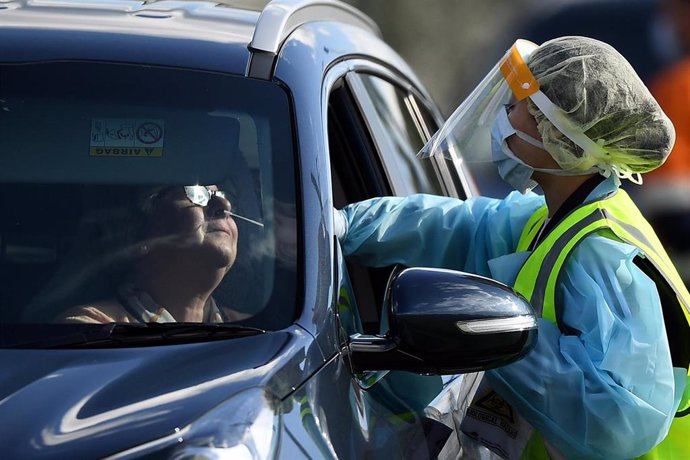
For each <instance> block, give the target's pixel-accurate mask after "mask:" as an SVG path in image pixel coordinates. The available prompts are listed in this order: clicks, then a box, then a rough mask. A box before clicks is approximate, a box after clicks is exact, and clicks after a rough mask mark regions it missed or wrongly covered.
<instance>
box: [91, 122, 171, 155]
mask: <svg viewBox="0 0 690 460" xmlns="http://www.w3.org/2000/svg"><path fill="white" fill-rule="evenodd" d="M164 134H165V133H164V124H163V120H151V119H140V118H94V119H93V120H92V121H91V144H90V149H89V155H91V156H98V157H101V156H102V157H162V156H163V141H164Z"/></svg>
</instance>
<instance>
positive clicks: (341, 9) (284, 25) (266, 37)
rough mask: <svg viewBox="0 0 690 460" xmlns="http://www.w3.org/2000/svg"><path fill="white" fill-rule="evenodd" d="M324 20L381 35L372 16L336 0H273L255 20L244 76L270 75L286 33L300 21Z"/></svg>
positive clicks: (295, 27) (264, 77)
mask: <svg viewBox="0 0 690 460" xmlns="http://www.w3.org/2000/svg"><path fill="white" fill-rule="evenodd" d="M326 20H335V21H339V22H344V23H347V24H351V25H355V26H358V27H362V28H364V29H367V30H370V31H372V32H374V33H375V34H376V35H378V36H380V35H381V31H380V29H379V28H378V26H377V25H376V23H375V22H374V21H372V20H371V18H369V17H368V16H367V15H365V14H364V13H362V12H361V11H359V10H358V9H356V8H354V7H353V6H350V5H348V4H347V3H343V2H341V1H338V0H273V1H272V2H271V3H269V4H268V5H267V6H266V8H264V10H263V11H262V12H261V16H259V20H258V22H257V23H256V28H255V29H254V36H253V37H252V41H251V43H250V44H249V51H250V57H249V64H248V66H247V76H248V77H253V78H261V79H264V80H268V79H270V78H271V76H272V75H273V68H274V66H275V61H276V56H277V55H278V51H279V50H280V47H281V46H282V45H283V43H284V42H285V40H286V39H287V37H288V36H289V35H290V34H291V33H292V32H293V31H294V30H295V29H297V28H298V27H300V26H301V25H302V24H305V23H307V22H315V21H326Z"/></svg>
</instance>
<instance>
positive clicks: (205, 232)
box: [147, 186, 238, 268]
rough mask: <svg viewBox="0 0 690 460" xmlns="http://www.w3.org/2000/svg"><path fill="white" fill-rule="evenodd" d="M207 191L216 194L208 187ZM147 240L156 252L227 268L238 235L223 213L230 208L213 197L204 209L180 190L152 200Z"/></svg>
mask: <svg viewBox="0 0 690 460" xmlns="http://www.w3.org/2000/svg"><path fill="white" fill-rule="evenodd" d="M208 188H209V190H213V191H215V190H218V188H217V187H216V186H209V187H208ZM152 204H153V205H152V210H151V214H150V217H149V226H148V229H147V237H148V238H149V239H151V240H153V241H155V242H156V243H157V244H155V245H153V247H155V248H157V249H158V250H160V251H165V250H168V251H176V252H178V253H179V252H180V251H183V252H184V253H185V254H186V256H188V257H194V258H196V259H199V258H204V259H208V261H209V263H212V264H214V265H219V266H226V267H228V268H229V267H230V266H232V264H233V263H234V262H235V258H236V256H237V238H238V231H237V226H236V225H235V221H234V220H233V219H232V218H231V217H230V215H229V214H228V213H226V212H225V211H230V210H231V208H232V205H231V203H230V201H228V199H227V198H222V197H220V196H219V195H214V196H212V197H211V199H210V200H209V202H208V204H207V205H206V206H200V205H196V204H194V203H192V202H191V201H190V200H189V198H187V195H186V193H185V190H184V187H182V186H178V187H170V188H167V189H165V190H163V191H162V192H160V193H159V194H158V195H157V196H156V197H155V198H154V200H153V203H152Z"/></svg>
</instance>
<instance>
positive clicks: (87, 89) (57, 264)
mask: <svg viewBox="0 0 690 460" xmlns="http://www.w3.org/2000/svg"><path fill="white" fill-rule="evenodd" d="M290 113H291V112H290V107H289V102H288V97H287V95H286V94H285V92H284V91H283V90H282V89H281V88H279V87H278V86H276V85H274V84H272V83H269V82H262V81H251V80H247V79H241V78H235V77H232V76H227V75H220V74H215V73H207V72H199V71H189V70H179V69H168V68H155V67H150V66H137V65H124V64H112V63H94V62H88V63H87V62H65V63H27V64H18V65H4V66H0V193H2V194H3V199H2V200H0V323H1V324H3V325H8V324H13V325H15V327H16V328H21V327H22V325H23V324H36V323H41V324H55V327H56V328H59V326H60V324H61V323H63V322H64V321H63V320H64V319H65V318H68V317H71V316H70V315H71V313H69V312H70V311H72V312H74V311H73V309H74V308H75V307H76V308H80V307H84V308H87V309H88V308H91V307H93V308H94V309H95V310H99V311H100V312H101V313H104V317H105V318H106V320H104V321H97V320H96V317H100V316H98V314H87V315H86V318H87V319H88V320H90V321H91V320H93V321H94V322H107V318H111V319H113V320H114V321H116V322H121V321H124V322H127V321H129V322H141V321H152V322H156V321H163V320H164V319H165V318H166V316H165V315H164V314H162V313H161V312H160V311H159V310H160V309H161V308H163V309H164V310H165V309H166V307H169V308H170V309H172V305H173V304H175V303H176V300H177V299H180V298H181V297H183V296H185V295H188V293H187V294H185V293H184V291H185V290H187V291H189V290H193V289H199V290H200V292H203V291H204V290H205V289H206V290H208V289H209V288H210V291H209V292H211V295H210V296H209V300H208V301H207V302H206V304H205V305H204V314H203V318H202V319H201V320H200V321H202V322H234V323H238V324H243V325H247V326H253V327H257V328H261V329H277V328H282V327H285V326H286V325H287V324H289V323H290V322H291V321H292V319H293V318H294V317H295V308H296V293H295V286H296V282H295V277H296V270H297V267H296V263H297V262H296V258H297V255H296V253H295V249H294V248H295V247H297V244H296V225H297V221H296V209H295V171H294V153H293V145H292V141H291V139H292V133H291V129H292V128H291V119H290ZM192 186H200V187H197V188H191V187H192ZM185 187H187V188H185ZM190 193H191V194H192V197H191V198H190V196H189V194H190ZM195 193H196V194H197V195H198V194H202V195H204V194H207V197H206V198H208V200H209V203H207V204H206V206H203V205H200V204H198V203H197V204H195V203H194V202H193V199H194V200H197V201H198V200H199V197H197V196H196V195H194V194H195ZM201 200H202V202H203V197H202V198H201ZM173 204H174V205H175V206H177V208H179V209H177V208H176V212H178V214H179V215H172V214H170V213H168V211H170V209H172V207H174V206H173ZM185 212H187V214H190V213H192V214H194V217H195V218H196V219H197V220H196V221H194V219H191V218H190V217H189V215H187V214H184V213H185ZM214 213H215V214H214ZM200 216H201V217H200ZM214 216H215V217H214ZM216 217H217V218H216ZM199 218H201V220H199ZM230 221H232V223H228V222H230ZM233 227H234V229H233ZM202 236H203V237H204V238H205V239H204V238H202ZM213 238H215V240H213ZM214 241H215V243H213V242H214ZM212 243H213V244H215V245H216V246H217V247H216V246H214V245H213V244H212ZM233 246H234V252H235V254H234V257H233V255H232V254H231V253H232V252H233ZM166 250H167V252H166ZM214 251H215V252H214ZM224 251H225V252H224ZM154 258H156V259H157V260H153V259H154ZM231 259H232V260H231ZM214 264H215V265H214ZM224 264H225V265H224ZM221 271H224V272H223V273H222V275H221V276H217V275H218V273H220V272H221ZM204 277H206V282H204V281H203V279H204ZM216 278H217V281H218V282H217V283H216V282H215V281H214V280H215V279H216ZM214 283H215V285H214ZM142 284H143V285H145V286H146V289H145V288H143V287H142ZM149 290H150V291H155V292H157V293H159V295H153V294H152V293H151V292H149ZM161 299H165V300H161ZM166 304H167V305H166ZM120 307H121V308H120ZM77 313H79V311H77ZM87 313H89V312H87ZM91 313H93V311H92V312H91ZM168 313H170V312H168ZM94 315H95V316H94ZM72 316H75V317H79V316H80V315H79V314H74V315H72ZM82 319H84V318H82ZM168 319H169V318H168ZM173 319H174V320H178V319H179V318H174V315H173ZM3 330H5V331H6V330H7V329H4V328H3V329H0V335H2V331H3ZM41 330H42V331H44V332H43V333H45V330H46V328H41ZM23 334H31V328H27V329H26V331H25V332H23ZM0 342H3V344H5V345H11V344H7V343H5V341H4V340H2V338H0Z"/></svg>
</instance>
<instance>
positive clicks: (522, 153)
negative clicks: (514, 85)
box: [506, 99, 560, 169]
mask: <svg viewBox="0 0 690 460" xmlns="http://www.w3.org/2000/svg"><path fill="white" fill-rule="evenodd" d="M508 120H509V121H510V124H511V125H512V126H513V128H515V129H516V130H518V131H522V132H524V133H526V134H529V135H530V136H532V137H533V138H535V139H537V140H540V141H541V140H542V138H541V135H540V134H539V130H538V129H537V121H536V120H535V119H534V117H533V116H532V115H531V114H530V113H529V111H528V110H527V99H523V100H521V101H519V102H515V103H514V104H512V105H510V106H508ZM506 142H507V143H508V147H509V148H510V150H511V151H512V152H513V153H514V154H515V155H516V156H517V157H518V158H520V159H521V160H522V161H524V162H525V163H527V164H528V165H530V166H532V167H533V168H546V169H559V168H560V166H558V163H556V161H555V160H554V159H553V158H552V157H551V155H550V154H549V153H548V152H547V151H546V150H544V149H540V148H539V147H536V146H534V145H532V144H530V143H529V142H526V141H524V140H523V139H520V138H519V137H518V136H517V135H515V134H513V135H512V136H510V137H508V139H506Z"/></svg>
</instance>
